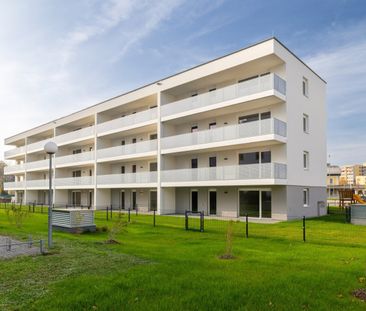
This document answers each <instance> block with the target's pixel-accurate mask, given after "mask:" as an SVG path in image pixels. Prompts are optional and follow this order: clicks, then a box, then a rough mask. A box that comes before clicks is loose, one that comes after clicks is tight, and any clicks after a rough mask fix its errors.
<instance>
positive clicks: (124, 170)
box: [121, 166, 126, 174]
mask: <svg viewBox="0 0 366 311" xmlns="http://www.w3.org/2000/svg"><path fill="white" fill-rule="evenodd" d="M124 173H126V168H125V167H124V166H121V174H124Z"/></svg>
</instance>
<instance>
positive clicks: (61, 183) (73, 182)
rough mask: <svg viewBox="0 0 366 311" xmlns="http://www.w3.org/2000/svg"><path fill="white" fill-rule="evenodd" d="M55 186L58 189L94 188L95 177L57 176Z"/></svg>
mask: <svg viewBox="0 0 366 311" xmlns="http://www.w3.org/2000/svg"><path fill="white" fill-rule="evenodd" d="M55 187H56V189H69V188H73V189H88V188H94V177H93V176H83V177H67V178H56V179H55Z"/></svg>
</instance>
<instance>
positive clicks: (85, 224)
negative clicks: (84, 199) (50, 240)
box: [52, 208, 96, 233]
mask: <svg viewBox="0 0 366 311" xmlns="http://www.w3.org/2000/svg"><path fill="white" fill-rule="evenodd" d="M52 228H54V229H55V230H59V231H65V232H71V233H81V232H94V231H95V230H96V226H95V223H94V210H87V209H80V208H70V209H66V208H65V209H54V210H53V211H52Z"/></svg>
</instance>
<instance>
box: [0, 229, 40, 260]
mask: <svg viewBox="0 0 366 311" xmlns="http://www.w3.org/2000/svg"><path fill="white" fill-rule="evenodd" d="M8 239H9V237H6V236H1V235H0V260H1V259H8V258H13V257H16V256H30V255H38V254H40V253H41V252H40V249H39V241H36V242H37V243H35V244H33V246H32V247H29V245H28V244H22V245H14V244H16V243H24V242H25V241H17V240H14V239H11V244H12V245H11V250H10V251H9V250H8V248H7V247H6V246H5V245H7V244H8Z"/></svg>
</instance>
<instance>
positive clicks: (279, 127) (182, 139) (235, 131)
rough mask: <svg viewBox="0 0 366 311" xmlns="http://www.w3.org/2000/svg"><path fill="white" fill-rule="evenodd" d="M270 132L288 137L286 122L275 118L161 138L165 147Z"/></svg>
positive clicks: (253, 135) (184, 145)
mask: <svg viewBox="0 0 366 311" xmlns="http://www.w3.org/2000/svg"><path fill="white" fill-rule="evenodd" d="M268 134H277V135H280V136H283V137H286V123H285V122H283V121H280V120H277V119H275V118H273V119H266V120H261V121H253V122H248V123H244V124H235V125H228V126H223V127H219V128H215V129H210V130H204V131H198V132H194V133H186V134H180V135H175V136H169V137H164V138H163V139H162V140H161V146H162V148H163V149H168V148H178V147H186V146H192V145H200V144H208V143H214V142H223V141H228V140H235V139H240V138H248V137H255V136H261V135H268Z"/></svg>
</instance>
